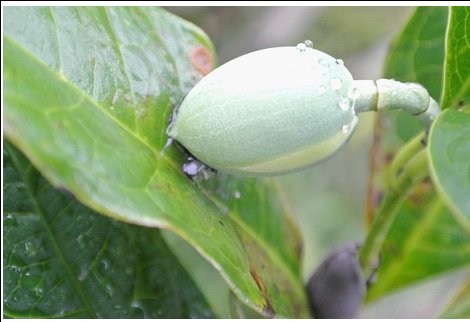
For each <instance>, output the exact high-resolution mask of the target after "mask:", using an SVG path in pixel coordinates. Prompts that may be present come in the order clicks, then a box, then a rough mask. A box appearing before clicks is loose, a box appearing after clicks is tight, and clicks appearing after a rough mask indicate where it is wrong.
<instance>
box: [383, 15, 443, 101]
mask: <svg viewBox="0 0 470 322" xmlns="http://www.w3.org/2000/svg"><path fill="white" fill-rule="evenodd" d="M447 12H448V8H447V7H418V8H417V9H416V11H415V13H414V14H413V16H412V17H411V18H410V20H409V21H408V23H407V25H406V27H405V28H404V29H403V31H402V33H401V34H400V36H399V37H398V38H397V39H396V40H395V42H394V44H393V46H392V48H391V50H390V54H389V56H388V59H387V62H386V67H385V73H384V77H385V78H395V79H396V80H397V81H401V82H418V83H420V84H421V85H423V86H424V87H425V88H426V89H427V90H428V92H429V94H430V95H431V96H432V97H433V98H434V99H436V100H437V101H439V98H440V95H441V88H442V81H443V64H444V54H445V50H444V42H445V35H446V28H447Z"/></svg>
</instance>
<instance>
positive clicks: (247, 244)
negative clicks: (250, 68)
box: [4, 7, 308, 317]
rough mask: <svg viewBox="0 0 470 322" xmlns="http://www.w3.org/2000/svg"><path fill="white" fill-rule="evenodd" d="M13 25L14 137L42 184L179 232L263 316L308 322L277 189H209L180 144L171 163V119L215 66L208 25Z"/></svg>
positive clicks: (95, 15)
mask: <svg viewBox="0 0 470 322" xmlns="http://www.w3.org/2000/svg"><path fill="white" fill-rule="evenodd" d="M4 17H5V21H4V26H5V28H4V90H5V91H4V93H5V94H4V95H5V96H4V97H5V100H4V105H5V113H4V119H5V130H4V131H5V132H4V133H5V136H6V137H7V138H8V139H9V140H10V141H11V142H12V143H13V144H14V145H16V146H17V147H18V148H19V149H20V150H21V151H22V152H24V153H25V155H26V156H27V157H28V158H29V159H30V160H31V162H32V163H33V164H34V165H35V167H37V168H38V170H39V171H40V172H41V174H42V175H44V176H45V177H46V178H47V179H48V180H49V181H50V182H51V183H52V184H53V185H54V186H56V187H58V188H61V189H65V190H67V191H70V192H72V193H73V194H74V195H75V196H76V198H77V199H78V200H79V201H81V202H82V203H84V204H86V205H87V206H89V207H91V208H93V209H94V210H96V211H98V212H100V213H101V214H105V215H108V216H111V217H113V218H115V219H119V220H122V221H126V222H130V223H135V224H140V225H145V226H151V227H161V228H166V229H169V230H171V231H173V232H175V233H177V234H179V235H180V236H181V237H183V238H184V239H185V240H187V241H188V242H189V243H190V244H191V245H192V246H193V247H195V248H196V249H197V250H198V251H199V252H200V253H201V254H202V255H203V256H204V257H205V258H206V259H207V260H209V262H211V263H212V264H213V265H214V267H215V268H216V269H217V270H218V271H219V272H220V273H221V275H222V276H223V277H224V278H225V280H226V281H227V282H228V283H229V285H230V286H231V287H232V288H233V291H234V292H235V293H236V294H237V295H238V296H239V297H240V298H241V299H242V300H243V301H244V302H245V303H247V304H248V305H249V306H251V307H252V308H254V309H255V310H257V311H258V312H261V313H263V314H265V315H266V316H269V317H274V316H276V317H306V316H308V309H307V305H306V300H305V295H304V290H303V285H302V281H301V278H300V272H299V251H300V246H299V245H300V240H299V238H298V233H297V228H296V227H295V225H294V224H293V223H292V221H291V220H290V219H289V216H290V215H289V212H288V211H287V206H286V203H285V201H284V200H283V199H277V198H278V197H277V196H278V193H279V189H278V188H277V185H276V183H275V180H273V179H269V180H243V179H238V178H235V177H229V178H228V179H225V177H224V176H221V175H220V176H217V177H216V178H215V179H213V180H212V181H211V182H209V183H203V184H202V185H201V186H202V188H201V187H199V186H197V185H196V184H195V183H194V182H192V181H191V180H190V179H189V178H188V177H187V176H186V175H185V174H183V173H182V171H181V167H182V164H183V162H184V161H185V158H186V156H185V155H184V153H182V152H181V151H180V150H179V149H178V148H177V147H176V146H175V145H173V146H172V147H170V148H169V149H168V150H166V151H165V153H164V155H162V154H161V152H162V149H163V147H164V145H165V143H166V140H167V136H166V134H165V130H166V128H167V126H168V120H169V118H170V115H171V114H172V111H173V108H174V107H175V106H176V105H177V104H178V102H179V101H180V100H181V98H182V97H183V95H184V94H185V93H187V92H188V91H189V89H190V88H191V87H192V86H193V85H194V84H195V83H196V82H197V81H198V80H199V79H200V78H201V77H202V76H203V74H205V73H207V72H208V71H209V70H210V68H211V66H213V64H214V58H213V52H212V45H211V44H210V42H209V40H208V39H207V37H206V36H205V35H204V34H203V33H202V32H201V31H200V30H199V29H198V28H196V27H195V26H193V25H191V24H189V23H187V22H185V21H183V20H181V19H179V18H177V17H175V16H173V15H171V14H169V13H167V12H165V11H163V10H161V9H157V8H133V7H107V8H100V7H52V8H39V7H7V8H5V15H4ZM235 189H237V190H236V191H239V193H241V196H242V197H241V198H238V199H237V198H235V197H234V196H236V195H238V194H236V191H235ZM271 202H273V203H271ZM286 222H287V225H284V223H286ZM266 223H269V227H270V228H269V229H265V228H266Z"/></svg>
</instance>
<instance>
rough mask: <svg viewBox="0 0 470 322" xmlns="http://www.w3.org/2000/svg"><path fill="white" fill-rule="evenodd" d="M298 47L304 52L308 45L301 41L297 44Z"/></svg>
mask: <svg viewBox="0 0 470 322" xmlns="http://www.w3.org/2000/svg"><path fill="white" fill-rule="evenodd" d="M297 49H298V50H300V51H301V52H304V51H305V50H306V49H307V46H306V45H305V44H304V43H300V44H298V45H297Z"/></svg>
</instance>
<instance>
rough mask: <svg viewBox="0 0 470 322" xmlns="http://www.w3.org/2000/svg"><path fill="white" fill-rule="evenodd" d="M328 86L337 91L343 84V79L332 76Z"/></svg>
mask: <svg viewBox="0 0 470 322" xmlns="http://www.w3.org/2000/svg"><path fill="white" fill-rule="evenodd" d="M330 86H331V88H332V89H334V90H335V91H337V90H339V89H341V87H342V86H343V81H342V80H341V78H338V77H334V78H332V79H331V80H330Z"/></svg>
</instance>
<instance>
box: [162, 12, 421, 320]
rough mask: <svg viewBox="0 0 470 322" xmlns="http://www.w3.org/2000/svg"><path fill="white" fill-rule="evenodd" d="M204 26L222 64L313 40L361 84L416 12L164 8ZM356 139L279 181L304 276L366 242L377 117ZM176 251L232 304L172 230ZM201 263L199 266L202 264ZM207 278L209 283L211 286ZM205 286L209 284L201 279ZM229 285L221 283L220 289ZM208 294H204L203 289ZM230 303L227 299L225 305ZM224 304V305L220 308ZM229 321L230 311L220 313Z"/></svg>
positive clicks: (379, 70)
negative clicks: (339, 250)
mask: <svg viewBox="0 0 470 322" xmlns="http://www.w3.org/2000/svg"><path fill="white" fill-rule="evenodd" d="M165 9H167V10H169V11H170V12H173V13H175V14H176V15H178V16H180V17H182V18H184V19H186V20H188V21H190V22H192V23H194V24H195V25H197V26H199V27H200V28H202V29H203V30H204V31H205V32H206V33H207V34H208V35H209V37H210V39H211V40H212V41H213V43H214V46H215V48H216V52H217V54H218V60H219V64H223V63H225V62H227V61H229V60H231V59H234V58H236V57H238V56H240V55H243V54H246V53H249V52H252V51H255V50H259V49H263V48H269V47H277V46H295V45H296V44H297V43H299V42H303V41H304V40H306V39H309V40H311V41H312V42H313V44H314V48H316V49H318V50H321V51H324V52H326V53H328V54H330V55H331V56H333V57H335V58H340V59H342V60H343V61H344V62H345V66H346V67H347V68H348V69H349V71H350V72H351V74H352V75H353V78H354V79H378V78H381V77H382V74H383V65H384V62H385V58H386V56H387V53H388V49H389V46H390V44H391V42H392V41H393V38H394V37H395V36H396V35H397V34H398V33H399V32H400V30H401V29H402V28H403V26H404V24H405V23H406V21H407V19H408V18H409V17H410V15H411V14H412V13H413V10H414V8H413V7H282V6H280V7H165ZM359 118H360V121H359V126H358V128H357V130H356V133H355V135H354V136H353V138H352V140H351V142H350V143H349V144H348V145H347V146H346V148H345V149H343V150H342V151H341V152H340V153H339V154H338V155H336V156H335V157H333V158H332V159H330V160H328V161H327V162H326V163H323V164H321V165H318V166H316V167H314V168H311V169H309V170H306V171H302V172H300V173H294V174H290V175H285V176H282V177H279V179H280V181H281V184H282V185H283V187H284V189H285V191H286V193H287V195H288V197H289V200H290V202H291V206H292V208H293V211H294V213H295V215H296V217H297V221H298V224H299V226H300V229H301V231H302V235H303V239H304V265H303V266H304V267H303V272H304V278H305V279H307V278H308V276H309V275H310V274H311V272H312V271H313V270H314V268H315V266H316V265H318V263H319V262H320V261H321V260H322V258H323V257H324V256H325V255H326V253H327V252H328V251H330V250H331V249H332V248H333V247H334V246H336V245H338V244H342V243H344V242H347V241H358V242H360V241H362V240H363V238H364V237H365V234H366V223H365V208H366V194H367V187H368V180H369V175H370V149H371V144H372V138H373V125H374V120H375V114H374V113H365V114H361V115H359ZM165 235H166V236H167V241H169V243H170V245H171V244H173V245H178V247H173V249H174V250H175V252H176V253H177V254H178V253H179V254H180V256H179V257H180V259H181V261H182V262H183V264H185V263H186V264H185V265H186V266H187V267H188V270H190V271H192V272H190V274H191V273H192V274H193V276H195V279H196V280H197V281H198V280H199V283H198V282H197V283H198V284H199V285H200V286H201V288H203V289H204V288H206V289H207V288H209V289H210V291H205V292H204V293H205V294H209V295H206V296H208V297H210V298H211V297H212V298H213V299H212V300H211V299H210V298H209V301H217V300H218V301H220V305H222V303H224V302H225V303H226V299H227V297H226V296H214V295H213V294H217V293H218V292H223V291H224V290H225V287H224V286H223V281H221V280H219V278H218V277H217V278H214V276H215V274H213V273H212V270H211V268H210V266H208V265H207V264H204V262H203V261H201V260H198V259H197V258H195V257H197V255H190V254H189V253H191V250H189V249H188V250H186V251H185V250H183V249H184V248H185V247H184V246H182V244H183V242H181V241H179V240H178V237H175V236H172V235H171V234H168V233H165ZM196 262H198V263H200V264H195V263H196ZM205 279H208V280H207V282H205V281H206V280H205ZM200 281H203V282H200ZM221 283H222V284H221ZM207 285H209V286H207ZM203 291H204V290H203ZM222 299H223V300H222ZM220 305H217V306H218V307H219V308H220ZM219 314H221V315H222V316H223V315H225V314H227V312H219Z"/></svg>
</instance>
